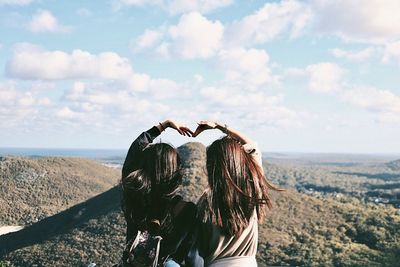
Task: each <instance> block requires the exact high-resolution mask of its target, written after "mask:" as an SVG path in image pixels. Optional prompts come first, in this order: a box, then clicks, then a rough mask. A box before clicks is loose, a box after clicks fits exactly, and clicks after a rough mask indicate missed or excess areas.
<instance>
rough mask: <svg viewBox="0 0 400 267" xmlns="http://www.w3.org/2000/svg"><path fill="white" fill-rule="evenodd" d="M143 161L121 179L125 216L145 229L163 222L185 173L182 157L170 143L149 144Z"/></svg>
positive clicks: (144, 151) (143, 153)
mask: <svg viewBox="0 0 400 267" xmlns="http://www.w3.org/2000/svg"><path fill="white" fill-rule="evenodd" d="M140 161H141V162H140V168H139V169H138V170H136V171H134V172H132V173H130V174H129V175H128V177H126V178H125V179H123V180H122V187H123V207H124V210H125V214H129V216H130V217H131V219H132V220H133V221H135V223H136V224H137V225H139V227H140V226H142V227H144V228H145V227H146V226H147V225H148V223H149V222H151V221H154V220H155V219H157V220H160V221H162V220H163V219H164V217H165V216H166V212H167V208H168V206H169V204H170V202H171V200H172V199H173V198H174V197H175V196H176V195H177V193H178V191H179V189H180V185H181V183H182V174H181V172H180V159H179V155H178V153H177V151H176V149H175V148H173V147H172V146H171V145H169V144H165V143H156V144H151V145H149V146H148V147H147V148H145V149H144V150H143V152H142V154H141V160H140ZM127 219H129V218H127Z"/></svg>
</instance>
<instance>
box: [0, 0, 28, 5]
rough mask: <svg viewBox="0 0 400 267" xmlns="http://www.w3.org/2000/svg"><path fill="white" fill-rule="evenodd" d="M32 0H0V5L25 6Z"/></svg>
mask: <svg viewBox="0 0 400 267" xmlns="http://www.w3.org/2000/svg"><path fill="white" fill-rule="evenodd" d="M32 2H33V0H0V6H1V5H18V6H25V5H29V4H30V3H32Z"/></svg>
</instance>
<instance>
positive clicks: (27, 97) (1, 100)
mask: <svg viewBox="0 0 400 267" xmlns="http://www.w3.org/2000/svg"><path fill="white" fill-rule="evenodd" d="M50 104H51V101H50V100H49V99H48V98H40V97H38V96H37V95H35V92H33V91H30V90H22V89H21V88H18V87H17V84H16V83H15V82H14V81H6V82H2V83H0V126H1V127H2V128H3V127H4V129H7V128H12V127H16V126H18V125H19V124H20V123H21V121H23V120H24V119H26V118H27V117H30V118H32V116H34V115H35V114H37V112H38V109H39V108H40V107H41V106H49V105H50Z"/></svg>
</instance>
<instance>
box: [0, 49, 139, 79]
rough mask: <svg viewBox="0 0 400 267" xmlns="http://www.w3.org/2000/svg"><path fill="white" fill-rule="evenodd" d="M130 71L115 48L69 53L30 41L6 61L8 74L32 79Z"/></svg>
mask: <svg viewBox="0 0 400 267" xmlns="http://www.w3.org/2000/svg"><path fill="white" fill-rule="evenodd" d="M132 71H133V70H132V67H131V65H130V63H129V61H128V59H126V58H122V57H120V56H119V55H118V54H116V53H114V52H104V53H100V54H98V55H93V54H90V53H89V52H86V51H82V50H79V49H76V50H73V51H72V53H71V54H68V53H65V52H62V51H46V50H43V49H42V48H40V47H38V46H34V45H30V44H22V45H17V46H16V49H15V52H14V55H13V56H12V57H11V59H10V60H9V61H8V62H7V64H6V73H7V75H8V76H10V77H13V78H18V79H32V80H36V79H40V80H66V79H92V78H104V79H121V78H123V77H126V76H128V75H130V74H131V73H132Z"/></svg>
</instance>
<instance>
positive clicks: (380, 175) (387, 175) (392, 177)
mask: <svg viewBox="0 0 400 267" xmlns="http://www.w3.org/2000/svg"><path fill="white" fill-rule="evenodd" d="M333 173H335V174H344V175H353V176H358V177H367V178H370V179H381V180H386V181H390V180H398V179H400V174H394V173H375V174H372V173H362V172H340V171H337V172H333Z"/></svg>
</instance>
